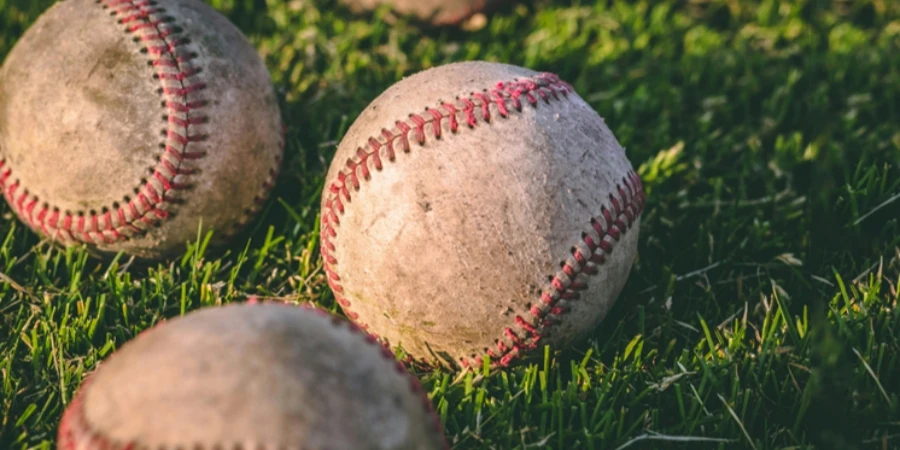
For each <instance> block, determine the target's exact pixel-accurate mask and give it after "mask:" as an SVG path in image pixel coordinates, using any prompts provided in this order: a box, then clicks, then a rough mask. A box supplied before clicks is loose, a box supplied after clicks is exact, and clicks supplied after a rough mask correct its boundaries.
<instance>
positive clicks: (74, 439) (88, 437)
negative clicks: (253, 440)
mask: <svg viewBox="0 0 900 450" xmlns="http://www.w3.org/2000/svg"><path fill="white" fill-rule="evenodd" d="M0 167H2V165H0ZM247 303H248V304H261V303H269V304H276V305H282V306H284V307H288V308H294V307H298V306H299V307H300V308H303V309H305V310H308V311H310V312H312V313H314V314H316V315H318V316H320V317H323V318H326V319H330V321H331V324H332V325H333V326H335V327H340V326H342V325H346V326H347V329H348V330H349V331H350V332H351V333H353V334H355V335H358V336H360V337H361V338H362V340H363V342H365V343H366V344H368V345H376V346H378V347H379V348H378V354H379V355H381V357H382V358H384V359H385V360H387V361H388V363H390V364H392V365H393V366H394V371H395V372H396V373H397V375H399V376H401V377H405V378H406V379H407V381H408V383H409V390H410V392H412V393H413V395H414V396H416V397H418V398H420V399H421V401H422V409H424V410H425V414H426V415H428V416H429V417H430V419H431V427H432V431H433V433H434V437H435V438H436V439H437V440H438V441H439V442H440V445H441V449H442V450H450V443H449V442H448V441H447V438H446V436H444V426H443V424H442V423H441V417H440V415H439V414H438V413H437V410H435V408H434V403H433V402H432V401H431V399H429V398H428V392H426V391H425V389H424V388H423V387H422V383H421V381H419V379H418V378H416V377H415V376H413V374H411V373H409V371H408V370H406V367H404V366H403V363H401V362H400V361H398V360H397V357H396V356H395V355H394V353H393V352H392V351H391V350H390V348H388V347H387V346H385V345H382V344H380V343H379V342H378V336H377V335H374V334H372V333H368V332H366V331H365V329H364V328H363V327H361V326H359V325H357V324H354V323H353V322H350V321H347V320H344V319H341V318H340V317H337V316H335V315H333V314H331V313H330V312H328V311H326V310H324V309H322V308H319V307H317V306H316V305H313V304H308V303H303V304H300V305H292V304H288V303H283V302H261V301H260V300H259V299H258V298H257V297H256V296H251V297H249V298H248V299H247ZM165 323H166V322H165V321H161V322H157V323H156V325H154V326H152V327H150V328H147V329H145V330H143V331H141V332H140V333H139V334H138V335H137V336H136V337H135V338H134V339H139V338H140V337H141V336H142V335H144V334H145V333H147V332H149V331H151V330H153V329H154V328H156V327H158V326H161V325H163V324H165ZM92 382H93V374H90V375H88V376H87V377H86V378H85V379H84V381H83V382H82V383H81V386H80V387H79V388H78V392H77V393H76V394H75V397H74V398H73V399H72V402H71V403H69V405H68V407H66V409H65V411H64V412H63V416H62V420H61V421H60V423H59V431H58V432H57V443H58V445H59V448H60V450H76V448H77V446H78V445H79V444H85V443H88V448H91V449H104V450H135V449H136V448H138V446H139V443H138V442H136V441H127V442H114V441H112V440H110V439H109V437H108V436H105V435H103V434H102V433H101V432H100V431H99V430H96V429H94V428H93V427H92V426H91V425H90V424H89V423H87V419H86V418H85V414H84V396H85V392H87V390H88V387H89V386H90V385H91V383H92ZM263 447H265V446H264V445H263V446H260V447H259V448H263Z"/></svg>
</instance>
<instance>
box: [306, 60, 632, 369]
mask: <svg viewBox="0 0 900 450" xmlns="http://www.w3.org/2000/svg"><path fill="white" fill-rule="evenodd" d="M644 200H645V196H644V192H643V188H642V186H641V181H640V179H639V177H638V175H637V174H636V173H635V172H634V171H633V170H632V167H631V164H630V163H629V161H628V159H627V157H626V155H625V151H624V150H623V149H622V147H621V146H620V145H619V143H618V142H617V141H616V138H615V137H614V136H613V134H612V133H611V132H610V130H609V128H608V127H607V126H606V124H605V123H604V121H603V119H601V118H600V117H599V116H598V115H597V113H596V112H594V110H593V109H591V107H590V106H588V104H587V103H585V102H584V100H582V99H581V98H580V97H579V96H578V95H577V94H576V93H575V92H574V91H573V89H572V87H571V86H570V85H569V84H567V83H565V82H563V81H561V80H560V79H559V78H558V77H557V76H555V75H552V74H548V73H537V72H534V71H531V70H528V69H524V68H520V67H514V66H509V65H504V64H493V63H485V62H466V63H456V64H450V65H446V66H442V67H438V68H435V69H431V70H426V71H424V72H421V73H418V74H416V75H413V76H411V77H409V78H407V79H405V80H403V81H401V82H399V83H397V84H395V85H394V86H393V87H391V88H390V89H388V90H387V91H386V92H384V93H383V94H381V96H379V97H378V98H377V99H375V101H373V102H372V103H371V104H370V105H369V106H368V108H366V110H365V111H363V113H362V114H361V115H360V116H359V118H358V119H357V120H356V122H355V123H354V124H353V125H352V126H351V128H350V129H349V131H348V132H347V134H346V136H345V137H344V138H343V140H342V141H341V143H340V146H339V147H338V150H337V153H336V155H335V157H334V160H333V162H332V164H331V169H330V170H329V172H328V175H327V179H326V184H325V190H324V193H323V199H322V215H321V217H322V219H321V242H322V255H323V259H324V264H325V270H326V273H327V276H328V282H329V284H330V285H331V288H332V291H333V292H334V295H335V297H336V299H337V301H338V303H340V305H341V306H342V308H343V310H344V312H345V313H346V314H347V315H348V316H349V317H350V318H351V319H353V320H354V321H356V322H357V323H358V324H360V325H361V326H362V327H364V328H367V330H368V331H370V332H372V333H374V334H376V335H378V336H379V337H380V339H382V340H383V341H384V342H385V343H387V344H389V345H391V346H397V345H399V346H401V347H402V348H403V349H404V350H405V351H406V352H408V353H409V354H410V355H411V356H412V357H414V358H415V359H416V360H418V361H419V362H422V363H425V364H429V365H433V364H440V365H446V366H456V367H459V366H462V367H468V366H473V365H474V366H480V365H481V364H482V356H483V355H490V357H491V363H492V365H494V366H505V365H508V364H509V363H510V362H512V361H513V360H515V359H516V358H518V357H520V356H522V355H523V354H527V353H528V352H529V351H531V350H534V349H536V348H537V347H538V346H539V345H543V344H545V343H550V344H554V345H557V346H558V345H562V344H566V343H570V342H572V341H573V340H574V339H577V338H580V337H582V336H584V335H585V334H586V333H587V332H589V331H591V330H592V329H593V328H595V326H596V325H597V324H598V323H599V322H600V321H601V320H602V319H603V318H604V316H605V315H606V314H607V312H608V311H609V309H610V307H611V306H612V305H613V303H614V301H615V299H616V297H617V296H618V294H619V292H620V291H621V289H622V287H623V285H624V284H625V281H626V279H627V277H628V274H629V272H630V269H631V265H632V263H633V261H634V259H635V257H636V251H637V250H636V248H637V239H638V230H639V225H640V216H641V211H642V209H643V207H644Z"/></svg>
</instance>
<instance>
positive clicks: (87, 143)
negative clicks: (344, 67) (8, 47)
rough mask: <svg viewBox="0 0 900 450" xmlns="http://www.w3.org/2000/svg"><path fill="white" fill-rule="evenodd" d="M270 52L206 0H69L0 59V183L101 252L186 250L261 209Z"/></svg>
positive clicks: (270, 162) (272, 126)
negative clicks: (262, 51) (263, 55)
mask: <svg viewBox="0 0 900 450" xmlns="http://www.w3.org/2000/svg"><path fill="white" fill-rule="evenodd" d="M281 131H282V130H281V119H280V113H279V109H278V104H277V101H276V98H275V93H274V89H273V87H272V83H271V81H270V78H269V74H268V72H267V70H266V68H265V66H264V65H263V62H262V60H261V59H260V57H259V56H258V54H257V53H256V51H255V50H254V48H253V47H252V46H251V45H250V43H249V42H248V41H247V39H246V38H245V37H244V36H243V35H242V34H241V32H240V31H239V30H238V29H237V28H236V27H234V26H233V25H232V24H231V23H230V22H228V20H227V19H226V18H224V17H223V16H221V15H220V14H219V13H217V12H216V11H215V10H213V9H212V8H210V7H209V6H207V5H205V4H204V3H203V2H202V1H200V0H153V1H147V0H64V1H60V2H58V3H57V4H56V5H55V6H53V7H52V8H50V9H49V10H48V11H46V12H45V13H44V14H43V15H42V16H41V17H40V18H39V19H38V20H37V22H35V23H34V25H32V26H31V28H29V30H28V31H27V32H26V33H25V35H24V36H23V37H22V38H21V40H20V41H19V42H18V43H17V44H16V46H15V48H14V49H13V50H12V52H11V53H10V54H9V55H8V57H7V58H6V61H5V63H4V65H3V68H2V69H0V187H2V189H3V195H4V197H5V198H6V200H7V202H8V203H9V204H10V206H11V207H12V209H13V210H14V211H15V212H16V214H17V215H18V216H19V218H21V220H22V221H23V222H25V223H26V224H28V225H29V226H30V227H31V228H32V229H34V230H35V231H37V232H38V233H41V234H42V235H44V236H46V237H48V238H49V239H51V240H54V241H57V242H60V243H62V244H64V245H71V244H78V243H85V244H87V245H88V247H89V248H90V249H91V250H92V251H93V252H95V253H97V254H103V253H110V252H118V251H124V252H126V253H129V254H133V255H136V256H138V257H143V258H159V257H165V256H169V255H172V254H177V253H178V252H180V251H182V250H183V249H184V247H185V242H186V241H189V240H195V239H196V236H197V233H198V228H199V226H200V225H201V223H202V226H203V228H204V231H205V230H209V229H214V230H215V231H216V238H217V241H216V242H218V243H221V242H223V241H224V238H225V237H226V236H227V235H228V234H231V233H234V232H235V231H237V230H238V229H239V228H240V226H241V225H242V224H243V223H245V222H246V221H248V220H249V219H250V218H251V217H252V216H253V215H254V213H255V212H256V210H257V209H258V207H259V206H260V204H261V203H262V202H263V201H264V199H265V197H266V196H267V194H268V191H269V188H270V186H271V184H272V183H273V182H274V180H275V177H276V174H277V171H278V167H279V161H280V158H281V154H282V144H283V137H282V133H281Z"/></svg>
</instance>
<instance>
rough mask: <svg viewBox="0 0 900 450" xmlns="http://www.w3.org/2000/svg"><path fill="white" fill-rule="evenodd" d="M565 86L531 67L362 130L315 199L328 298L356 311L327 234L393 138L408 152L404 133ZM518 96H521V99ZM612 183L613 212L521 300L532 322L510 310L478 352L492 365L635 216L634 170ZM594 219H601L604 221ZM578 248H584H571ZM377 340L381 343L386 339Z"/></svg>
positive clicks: (570, 294)
mask: <svg viewBox="0 0 900 450" xmlns="http://www.w3.org/2000/svg"><path fill="white" fill-rule="evenodd" d="M572 92H574V90H573V89H572V87H571V85H569V84H568V83H565V82H564V81H562V80H560V79H559V77H558V76H556V75H554V74H550V73H543V74H539V75H536V76H534V77H532V78H529V79H515V80H513V81H511V82H499V83H497V85H496V86H495V87H494V88H492V89H484V90H482V91H481V92H472V93H471V94H470V95H469V96H466V97H457V98H456V101H455V102H442V103H441V104H440V106H439V107H438V108H431V107H428V108H426V109H425V114H421V115H420V114H415V113H413V114H410V115H409V118H408V119H407V120H398V121H396V122H395V123H394V128H393V129H391V130H389V129H387V128H382V130H381V134H380V135H377V136H371V137H369V138H368V139H367V142H366V143H365V144H364V145H363V146H360V147H358V148H357V151H356V155H355V156H356V158H355V159H354V158H348V159H347V161H346V163H345V168H344V169H343V170H341V171H340V172H338V174H337V175H336V177H335V179H334V180H333V181H332V182H331V184H330V185H329V186H328V188H327V191H326V192H325V195H326V196H327V197H326V200H325V203H324V205H323V211H322V217H321V232H320V234H321V243H322V244H321V253H322V258H323V260H324V270H325V273H326V277H327V281H328V284H329V286H330V287H331V290H332V291H333V292H334V296H335V300H336V301H337V302H338V304H339V305H340V306H341V308H342V309H343V310H344V312H345V313H346V314H347V316H348V317H349V318H350V319H351V320H353V321H358V319H359V314H357V313H355V312H353V311H352V309H351V307H352V304H351V302H350V301H349V300H348V299H347V298H346V297H345V296H344V289H343V287H342V285H341V277H340V275H339V274H338V273H337V269H336V267H335V266H337V264H338V261H337V259H336V257H335V255H334V252H335V249H336V247H335V245H334V242H332V240H333V239H334V238H335V237H337V228H338V227H339V226H340V216H341V215H343V214H344V211H345V206H344V203H345V202H347V203H350V202H351V198H352V196H351V193H350V188H351V187H352V188H353V190H354V191H359V189H360V181H359V179H360V175H361V177H362V178H363V179H364V180H369V179H370V177H371V170H370V167H369V166H370V165H372V166H374V168H375V170H376V171H380V170H382V168H383V161H382V159H383V158H386V159H387V160H388V161H392V162H393V161H394V160H395V146H396V145H399V146H400V147H401V149H402V150H403V151H404V152H409V151H411V147H410V134H412V135H413V136H412V137H413V138H414V140H415V142H416V143H418V144H419V145H420V146H424V145H425V142H426V140H427V136H428V133H427V130H430V131H431V136H432V137H433V138H434V139H442V137H443V127H442V121H445V120H446V122H447V126H448V128H449V130H450V132H451V133H454V134H455V133H457V132H458V130H459V129H460V128H461V125H460V124H461V123H462V124H465V125H467V126H468V128H470V129H472V128H475V127H476V126H478V125H479V124H480V123H484V124H488V125H489V124H490V123H491V120H492V117H494V114H496V115H497V116H499V117H500V118H502V119H505V118H508V117H509V116H510V114H512V113H513V111H515V112H519V113H521V112H522V108H523V105H524V104H526V103H527V104H529V105H531V107H533V108H537V107H538V104H539V103H540V101H543V102H544V103H545V104H550V102H551V101H562V99H564V98H565V99H567V98H568V95H569V93H572ZM523 98H524V99H525V102H523V101H522V99H523ZM479 115H480V120H479V117H478V116H479ZM348 183H349V185H348ZM623 186H624V188H623ZM616 187H617V191H618V194H619V196H620V200H621V201H619V200H617V199H616V198H615V197H614V196H613V195H610V204H611V205H612V208H613V210H614V211H615V216H613V215H612V214H613V213H611V212H610V211H609V207H604V208H603V209H602V210H601V214H602V217H601V218H600V219H597V218H592V219H591V225H592V226H591V228H590V230H591V232H590V233H585V235H584V236H583V239H582V241H583V243H581V244H579V245H578V246H576V247H574V248H573V260H574V261H569V262H566V261H564V262H563V270H562V271H561V273H559V274H557V275H556V276H555V277H553V278H552V280H551V287H552V289H551V290H550V292H544V293H543V294H542V295H541V304H540V305H537V306H529V313H530V314H531V316H532V322H529V321H528V320H526V319H525V318H523V317H522V316H521V315H517V316H516V317H515V323H514V325H513V326H511V327H507V328H505V329H504V330H503V331H502V335H501V337H500V338H498V339H497V340H496V347H497V351H493V350H491V349H488V348H486V349H485V351H486V353H487V354H489V355H491V357H492V365H493V366H507V365H509V363H510V362H511V361H512V360H513V359H514V358H516V357H517V356H519V355H521V354H522V353H523V350H526V349H531V348H534V347H536V346H537V343H538V341H539V340H540V339H541V337H542V336H546V334H547V331H546V329H547V328H549V326H550V325H552V324H553V323H554V322H555V320H554V319H558V317H559V316H561V315H563V314H565V313H566V312H568V310H569V309H568V308H567V307H566V304H565V303H564V302H568V301H570V300H575V299H577V298H578V294H577V292H578V291H580V290H584V289H585V288H586V284H584V283H583V282H580V281H574V280H575V278H576V277H577V276H578V275H579V274H585V275H592V274H595V273H596V267H595V266H596V265H598V264H602V261H603V260H605V257H603V256H602V255H594V252H595V251H596V250H597V249H601V250H602V251H604V252H605V253H607V254H608V253H610V252H611V251H612V248H613V243H612V242H610V241H609V240H607V238H609V239H610V240H612V241H618V240H619V238H620V237H621V234H622V233H625V232H626V230H627V228H628V227H629V226H630V225H631V224H632V222H633V221H634V220H636V219H637V217H638V216H639V215H640V213H641V211H642V209H643V205H644V200H645V196H644V192H643V187H642V185H641V180H640V177H638V176H637V174H636V173H634V172H633V171H630V172H629V173H628V174H627V175H626V176H625V177H624V178H623V179H622V182H621V183H620V184H617V186H616ZM601 220H604V221H606V226H605V227H604V226H603V224H602V223H601ZM626 222H627V225H626ZM591 233H597V235H594V236H592V235H591ZM579 247H586V248H581V249H580V250H578V251H576V249H578V248H579ZM587 250H589V251H587ZM588 255H589V256H588ZM357 323H358V322H357ZM359 326H360V327H361V328H363V329H367V328H368V326H367V325H366V324H361V323H359ZM516 330H518V333H517V332H516ZM375 336H376V338H377V337H378V336H377V335H375ZM523 336H524V337H523ZM504 339H508V340H509V342H508V343H507V342H504ZM384 342H385V343H386V344H388V345H389V343H387V342H386V341H384ZM480 361H481V358H480V357H477V356H475V355H473V357H472V358H471V359H466V358H460V360H459V362H460V364H461V365H462V366H463V367H470V366H473V365H478V364H479V363H480ZM419 362H420V363H422V364H424V365H426V366H430V365H431V364H430V363H429V362H428V361H427V360H426V359H424V358H421V361H419Z"/></svg>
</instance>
